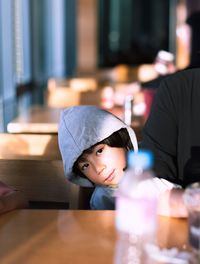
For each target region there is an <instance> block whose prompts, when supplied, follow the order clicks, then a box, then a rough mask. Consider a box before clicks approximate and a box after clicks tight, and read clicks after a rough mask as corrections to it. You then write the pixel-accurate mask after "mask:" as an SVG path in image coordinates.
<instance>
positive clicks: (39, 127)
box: [7, 106, 143, 141]
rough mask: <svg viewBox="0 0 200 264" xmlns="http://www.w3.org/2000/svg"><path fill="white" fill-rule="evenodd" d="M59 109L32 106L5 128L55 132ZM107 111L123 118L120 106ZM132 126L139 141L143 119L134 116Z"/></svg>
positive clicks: (23, 131)
mask: <svg viewBox="0 0 200 264" xmlns="http://www.w3.org/2000/svg"><path fill="white" fill-rule="evenodd" d="M61 110H62V108H48V107H43V106H32V107H31V108H30V109H29V110H27V112H26V113H24V114H23V115H20V116H19V117H17V118H15V119H14V120H12V121H11V122H9V123H8V126H7V130H8V132H9V133H44V134H57V133H58V122H59V118H60V112H61ZM108 111H110V112H111V113H113V114H114V115H116V116H117V117H119V118H121V119H123V108H122V107H113V108H112V109H108ZM132 127H133V129H134V130H135V132H136V136H137V138H138V141H140V140H141V132H142V128H143V121H142V120H141V119H138V118H135V119H134V121H133V123H132Z"/></svg>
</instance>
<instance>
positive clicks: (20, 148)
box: [0, 133, 61, 160]
mask: <svg viewBox="0 0 200 264" xmlns="http://www.w3.org/2000/svg"><path fill="white" fill-rule="evenodd" d="M0 159H40V160H41V159H42V160H61V154H60V150H59V147H58V135H54V134H52V135H50V134H49V135H47V134H43V135H42V134H10V133H0Z"/></svg>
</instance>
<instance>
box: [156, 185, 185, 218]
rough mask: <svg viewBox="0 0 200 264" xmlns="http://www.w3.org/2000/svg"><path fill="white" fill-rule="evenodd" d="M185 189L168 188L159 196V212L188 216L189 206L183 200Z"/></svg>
mask: <svg viewBox="0 0 200 264" xmlns="http://www.w3.org/2000/svg"><path fill="white" fill-rule="evenodd" d="M183 193H184V190H183V189H175V188H173V189H171V190H167V191H165V192H164V193H162V194H161V195H160V196H159V201H158V214H159V215H162V216H169V217H178V218H179V217H180V218H181V217H184V218H185V217H187V216H188V213H187V208H186V207H185V205H184V202H183Z"/></svg>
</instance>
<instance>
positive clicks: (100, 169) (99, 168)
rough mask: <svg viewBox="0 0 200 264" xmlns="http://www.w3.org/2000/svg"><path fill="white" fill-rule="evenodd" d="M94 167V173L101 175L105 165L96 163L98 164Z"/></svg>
mask: <svg viewBox="0 0 200 264" xmlns="http://www.w3.org/2000/svg"><path fill="white" fill-rule="evenodd" d="M94 167H95V171H96V173H97V174H101V173H102V172H103V171H104V170H105V168H106V165H105V164H103V163H98V164H96V165H95V166H94Z"/></svg>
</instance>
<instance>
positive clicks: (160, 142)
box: [140, 68, 200, 216]
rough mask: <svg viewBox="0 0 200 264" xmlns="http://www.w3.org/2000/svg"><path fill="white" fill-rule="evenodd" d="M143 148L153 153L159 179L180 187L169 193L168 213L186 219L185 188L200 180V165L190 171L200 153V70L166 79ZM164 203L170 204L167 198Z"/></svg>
mask: <svg viewBox="0 0 200 264" xmlns="http://www.w3.org/2000/svg"><path fill="white" fill-rule="evenodd" d="M140 147H142V148H148V149H151V150H152V151H153V153H154V155H155V168H154V169H155V173H156V175H157V177H159V178H163V179H166V180H168V181H170V182H173V183H175V184H177V185H178V186H179V187H180V188H181V189H180V188H178V189H177V190H176V189H173V191H169V192H168V194H167V200H168V199H170V201H171V202H172V203H171V205H172V207H170V206H169V205H168V207H169V208H168V212H167V213H166V214H168V215H172V216H185V215H186V210H185V208H184V204H183V201H182V194H183V191H184V188H185V187H186V186H188V184H191V183H193V182H195V181H200V163H199V166H197V165H195V168H194V166H193V165H191V166H190V167H189V168H188V163H189V164H192V163H191V154H193V155H194V153H199V152H198V151H196V150H197V149H198V148H199V147H200V68H195V69H188V70H183V71H179V72H177V73H175V74H172V75H171V76H169V77H167V78H166V79H165V80H163V82H162V83H161V85H160V87H159V88H158V90H157V93H156V95H155V98H154V102H153V105H152V109H151V112H150V115H149V118H148V120H147V122H146V124H145V127H144V129H143V140H142V143H141V145H140ZM192 150H193V151H192ZM194 150H195V151H194ZM199 158H200V157H199ZM195 160H198V158H197V157H196V158H195ZM189 161H190V162H189ZM195 164H197V163H196V161H195ZM197 170H198V172H199V173H197ZM194 172H195V173H194ZM171 196H173V197H171ZM163 202H164V203H165V205H166V204H167V201H165V199H163ZM173 206H174V208H173ZM177 208H179V209H177ZM163 210H164V207H163ZM163 214H165V213H163Z"/></svg>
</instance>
